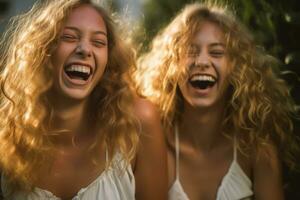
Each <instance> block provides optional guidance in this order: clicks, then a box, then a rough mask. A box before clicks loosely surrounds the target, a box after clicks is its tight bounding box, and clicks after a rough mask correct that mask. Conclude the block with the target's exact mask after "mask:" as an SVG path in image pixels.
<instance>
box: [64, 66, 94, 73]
mask: <svg viewBox="0 0 300 200" xmlns="http://www.w3.org/2000/svg"><path fill="white" fill-rule="evenodd" d="M66 71H67V72H74V71H76V72H82V73H87V74H90V73H91V68H90V67H88V66H85V65H71V66H69V67H68V68H67V69H66Z"/></svg>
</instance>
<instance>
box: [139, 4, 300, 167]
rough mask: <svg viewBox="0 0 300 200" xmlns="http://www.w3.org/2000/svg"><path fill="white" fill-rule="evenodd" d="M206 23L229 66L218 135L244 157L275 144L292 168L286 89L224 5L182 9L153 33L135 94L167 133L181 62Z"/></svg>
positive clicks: (177, 110) (176, 116) (176, 104)
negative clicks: (219, 35) (157, 114)
mask: <svg viewBox="0 0 300 200" xmlns="http://www.w3.org/2000/svg"><path fill="white" fill-rule="evenodd" d="M207 21H208V22H211V23H214V24H216V25H217V26H218V27H220V29H221V30H222V31H223V33H224V38H225V41H224V42H225V45H226V49H227V50H226V51H227V52H228V56H229V60H230V64H231V65H230V74H229V76H228V80H227V81H228V82H229V85H230V86H229V89H228V90H229V91H228V93H229V99H228V103H227V105H226V108H225V116H224V120H223V124H222V126H223V129H222V130H223V134H225V135H226V136H228V137H230V138H233V136H234V135H235V137H236V138H237V141H238V147H239V149H240V150H241V152H244V153H246V152H249V151H248V150H251V149H252V150H260V149H265V148H260V147H262V145H266V144H270V143H271V144H275V146H276V147H277V148H279V149H280V156H281V158H282V159H283V160H284V161H286V163H287V164H288V166H291V167H293V166H294V163H295V162H294V160H295V152H296V151H297V150H298V145H297V143H296V138H295V135H294V134H293V124H292V118H293V117H295V116H296V114H297V110H296V106H295V104H294V102H293V100H292V98H291V97H290V94H289V88H288V86H287V85H286V84H285V82H284V81H283V80H282V79H281V78H280V77H279V69H278V67H279V62H277V60H276V59H274V58H272V57H271V56H269V55H267V54H266V53H265V52H264V51H263V50H262V48H259V47H258V46H256V44H255V42H254V39H253V37H252V36H251V34H250V33H249V31H248V30H247V29H246V28H245V27H244V26H243V25H242V24H241V23H240V22H239V21H238V20H237V19H236V18H235V16H234V15H233V14H232V13H231V12H230V10H229V9H228V8H227V7H226V6H224V5H217V4H215V3H214V4H208V3H205V4H200V3H194V4H191V5H187V6H186V7H185V8H184V9H183V10H182V11H181V12H180V13H179V14H178V15H177V16H176V17H175V18H174V19H173V20H172V22H171V23H170V24H169V25H168V26H167V27H165V28H164V29H162V30H161V31H160V32H159V33H158V35H157V36H156V37H155V38H154V39H153V41H152V43H151V45H150V50H149V51H148V52H146V53H144V54H142V55H141V56H140V57H139V59H138V63H137V65H138V70H137V72H136V73H135V81H136V83H137V85H138V87H139V92H140V93H141V94H142V95H144V96H146V97H148V98H149V99H150V100H152V101H153V102H154V103H156V104H157V105H158V106H159V108H160V111H161V118H162V122H163V126H164V128H165V129H166V130H167V131H170V130H171V129H172V127H173V126H174V124H176V123H178V121H179V120H180V115H181V113H182V109H183V105H182V102H183V99H182V98H183V97H182V95H181V93H180V90H179V89H178V82H179V81H180V79H181V78H183V76H184V74H185V73H186V72H185V69H184V66H182V65H181V64H180V63H181V62H180V61H181V60H182V58H184V56H186V52H187V50H188V48H189V44H190V43H191V40H192V39H193V36H194V35H195V34H196V33H197V32H198V31H199V29H200V27H201V25H202V24H203V22H207ZM246 154H247V153H246Z"/></svg>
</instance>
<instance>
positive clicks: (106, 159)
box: [105, 148, 109, 165]
mask: <svg viewBox="0 0 300 200" xmlns="http://www.w3.org/2000/svg"><path fill="white" fill-rule="evenodd" d="M108 159H109V155H108V150H107V148H105V164H106V165H107V164H108Z"/></svg>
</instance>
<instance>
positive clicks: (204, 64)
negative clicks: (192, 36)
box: [194, 52, 210, 69]
mask: <svg viewBox="0 0 300 200" xmlns="http://www.w3.org/2000/svg"><path fill="white" fill-rule="evenodd" d="M194 64H195V66H196V67H201V68H204V69H205V68H208V67H209V65H210V59H209V56H208V55H207V54H206V53H205V52H201V53H199V55H198V56H196V57H195V60H194Z"/></svg>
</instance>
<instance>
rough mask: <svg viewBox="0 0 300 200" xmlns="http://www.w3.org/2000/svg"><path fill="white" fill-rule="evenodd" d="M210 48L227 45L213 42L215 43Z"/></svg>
mask: <svg viewBox="0 0 300 200" xmlns="http://www.w3.org/2000/svg"><path fill="white" fill-rule="evenodd" d="M209 46H211V47H215V46H222V47H225V44H224V43H221V42H213V43H211V44H209Z"/></svg>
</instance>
